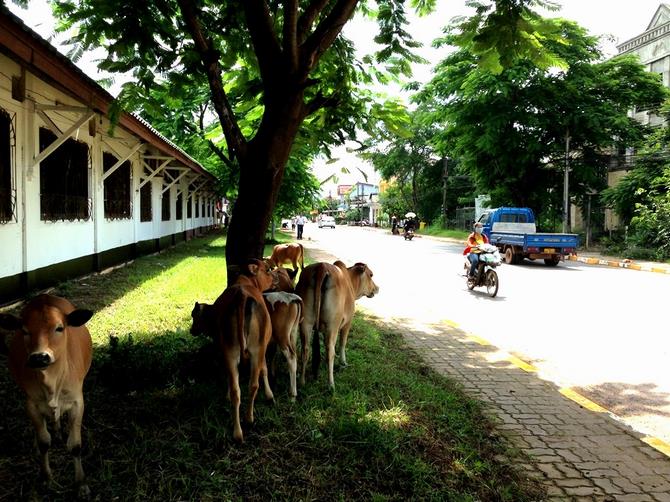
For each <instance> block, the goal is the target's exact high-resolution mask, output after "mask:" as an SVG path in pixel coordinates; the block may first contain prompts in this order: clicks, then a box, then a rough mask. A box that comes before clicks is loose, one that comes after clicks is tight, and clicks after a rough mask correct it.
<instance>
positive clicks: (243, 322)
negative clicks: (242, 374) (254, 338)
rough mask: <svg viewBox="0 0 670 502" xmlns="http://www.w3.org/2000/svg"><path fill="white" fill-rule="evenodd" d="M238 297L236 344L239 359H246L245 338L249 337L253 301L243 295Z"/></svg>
mask: <svg viewBox="0 0 670 502" xmlns="http://www.w3.org/2000/svg"><path fill="white" fill-rule="evenodd" d="M239 296H241V298H240V297H239ZM239 296H238V298H239V301H237V302H235V303H236V305H237V312H236V315H237V343H238V344H239V346H240V357H241V358H242V359H247V358H248V357H249V352H248V350H247V338H248V337H249V324H251V314H252V311H253V308H254V304H255V301H254V299H253V298H251V297H250V296H247V295H245V294H243V293H239Z"/></svg>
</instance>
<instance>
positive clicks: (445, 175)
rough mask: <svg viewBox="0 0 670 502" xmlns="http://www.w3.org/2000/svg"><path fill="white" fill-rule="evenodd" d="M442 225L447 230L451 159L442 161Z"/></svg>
mask: <svg viewBox="0 0 670 502" xmlns="http://www.w3.org/2000/svg"><path fill="white" fill-rule="evenodd" d="M442 163H443V169H442V225H443V226H444V228H447V178H448V177H449V158H447V157H445V158H444V159H442Z"/></svg>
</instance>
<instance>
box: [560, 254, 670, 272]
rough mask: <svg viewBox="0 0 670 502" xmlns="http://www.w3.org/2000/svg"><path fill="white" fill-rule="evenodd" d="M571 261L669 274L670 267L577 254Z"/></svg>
mask: <svg viewBox="0 0 670 502" xmlns="http://www.w3.org/2000/svg"><path fill="white" fill-rule="evenodd" d="M568 259H569V260H570V261H578V262H581V263H586V264H587V265H602V266H605V267H615V268H626V269H629V270H640V271H642V272H655V273H658V274H669V275H670V267H668V268H665V267H654V266H653V265H638V264H637V263H633V262H631V261H617V260H605V259H603V258H588V257H582V256H577V255H574V254H572V255H570V257H569V258H568Z"/></svg>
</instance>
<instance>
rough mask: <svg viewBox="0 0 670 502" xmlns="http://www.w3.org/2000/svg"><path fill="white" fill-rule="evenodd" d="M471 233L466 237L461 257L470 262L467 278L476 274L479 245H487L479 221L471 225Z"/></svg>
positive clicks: (482, 226)
mask: <svg viewBox="0 0 670 502" xmlns="http://www.w3.org/2000/svg"><path fill="white" fill-rule="evenodd" d="M473 230H474V231H473V232H472V233H471V234H470V235H468V241H467V247H466V248H465V249H464V250H463V256H467V257H468V261H469V262H470V273H469V274H468V276H469V277H470V278H473V277H474V276H475V275H476V273H477V264H478V263H479V253H481V251H480V250H479V246H480V245H481V244H488V243H489V239H488V237H486V235H485V234H484V233H483V231H484V225H482V224H481V223H480V222H479V221H478V222H476V223H475V224H474V225H473Z"/></svg>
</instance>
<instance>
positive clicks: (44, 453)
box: [0, 295, 93, 498]
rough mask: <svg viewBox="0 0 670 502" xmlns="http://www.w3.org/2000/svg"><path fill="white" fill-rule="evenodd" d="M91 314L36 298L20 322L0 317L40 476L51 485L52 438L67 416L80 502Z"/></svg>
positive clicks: (62, 301) (83, 484)
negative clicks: (50, 426) (33, 435)
mask: <svg viewBox="0 0 670 502" xmlns="http://www.w3.org/2000/svg"><path fill="white" fill-rule="evenodd" d="M92 315H93V312H91V311H90V310H83V309H75V308H74V306H73V305H72V304H71V303H70V302H69V301H67V300H65V299H63V298H58V297H56V296H51V295H40V296H38V297H36V298H34V299H33V300H32V301H31V302H29V303H28V304H27V305H26V306H25V307H24V309H23V311H22V312H21V317H20V318H19V317H15V316H12V315H9V314H0V327H2V328H4V329H7V330H14V331H16V334H15V335H14V337H13V338H12V341H11V342H10V345H9V370H10V372H11V374H12V376H13V377H14V379H15V380H16V382H17V383H18V384H19V386H20V387H21V388H22V389H23V391H24V392H25V393H26V409H27V411H28V417H29V418H30V421H31V422H32V424H33V427H34V428H35V432H36V433H37V445H38V447H39V451H40V454H41V473H42V476H43V478H44V479H45V481H46V482H47V484H50V483H51V481H52V474H51V466H50V465H49V447H50V446H51V434H49V430H48V429H47V420H48V421H50V422H52V423H53V426H54V430H55V431H59V430H60V417H61V415H62V414H64V413H67V414H68V421H69V425H68V437H67V449H68V451H69V452H70V453H71V455H72V458H73V460H74V479H75V482H76V484H77V486H78V495H79V497H80V498H86V497H88V496H89V494H90V490H89V488H88V485H87V484H86V480H85V476H84V470H83V468H82V465H81V422H82V417H83V415H84V395H83V390H82V389H83V384H84V378H85V377H86V374H87V373H88V370H89V368H90V367H91V357H92V344H91V335H90V334H89V332H88V329H86V327H85V326H84V324H85V323H86V322H87V321H88V320H89V319H90V318H91V316H92Z"/></svg>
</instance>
